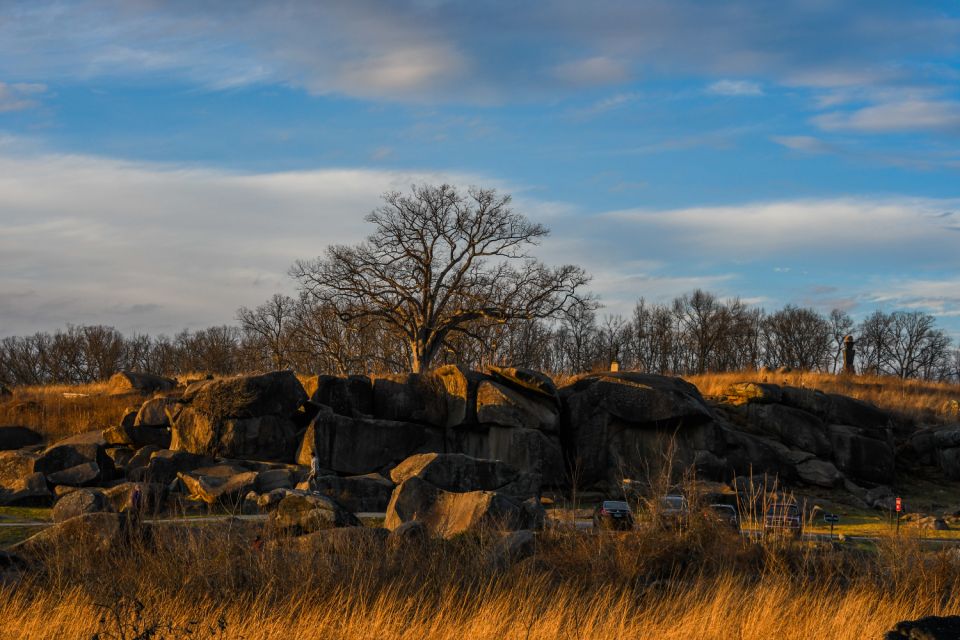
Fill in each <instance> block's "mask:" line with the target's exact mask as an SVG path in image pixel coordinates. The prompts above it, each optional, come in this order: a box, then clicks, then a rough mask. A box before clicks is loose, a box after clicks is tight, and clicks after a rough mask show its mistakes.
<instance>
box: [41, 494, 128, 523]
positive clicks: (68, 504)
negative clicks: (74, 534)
mask: <svg viewBox="0 0 960 640" xmlns="http://www.w3.org/2000/svg"><path fill="white" fill-rule="evenodd" d="M113 511H115V509H114V508H113V505H112V504H111V503H110V501H109V500H108V499H107V497H106V495H104V493H103V491H100V490H99V489H77V490H76V491H71V492H70V493H68V494H67V495H65V496H63V497H62V498H60V499H59V500H57V503H56V504H55V505H53V511H52V513H51V517H52V518H53V521H54V522H63V521H64V520H69V519H70V518H76V517H77V516H82V515H86V514H88V513H110V512H113Z"/></svg>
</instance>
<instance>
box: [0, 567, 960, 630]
mask: <svg viewBox="0 0 960 640" xmlns="http://www.w3.org/2000/svg"><path fill="white" fill-rule="evenodd" d="M145 596H146V597H147V600H148V602H149V603H150V604H149V605H148V606H147V609H146V611H145V615H146V616H148V617H152V618H155V619H157V620H163V621H164V623H165V624H167V625H172V626H174V627H179V628H181V629H186V628H191V629H193V630H194V631H193V633H192V634H191V637H200V638H206V637H224V638H244V639H246V640H267V639H273V638H288V639H295V640H299V639H303V640H307V639H311V640H312V639H315V638H337V639H343V640H352V639H360V638H385V639H392V638H396V639H404V640H406V639H410V640H414V639H421V638H437V639H450V640H453V639H454V638H456V639H461V638H471V639H475V640H487V639H489V640H500V639H501V638H531V639H544V640H547V639H554V638H571V639H580V638H610V639H619V638H624V639H626V638H640V637H656V638H665V639H666V638H677V639H681V638H683V639H687V638H717V639H721V638H723V639H727V638H744V639H746V638H764V639H766V638H785V639H793V638H796V639H801V638H803V639H806V638H814V637H830V638H836V639H839V640H844V639H850V640H854V639H856V640H859V639H861V638H880V637H882V635H883V632H884V631H886V630H887V629H889V628H891V627H892V626H893V625H894V624H895V623H896V622H898V621H899V620H903V619H909V618H915V617H918V616H921V615H928V614H931V613H937V614H946V613H949V612H955V611H956V610H957V605H958V602H957V601H956V600H955V599H954V598H950V599H948V600H947V601H945V602H944V601H938V600H937V599H935V598H926V599H917V598H915V597H914V596H913V594H891V593H887V592H884V591H881V590H872V589H866V588H854V589H848V590H846V591H844V592H842V593H839V594H838V593H836V592H833V591H832V590H830V589H828V588H826V585H815V584H796V583H794V582H791V581H789V580H785V579H769V580H764V581H761V582H759V583H755V584H744V583H741V582H738V581H736V580H734V579H732V578H722V579H717V580H706V579H704V580H700V581H698V582H695V583H693V584H691V585H684V586H682V587H676V586H675V587H666V588H664V589H662V590H661V589H655V590H653V591H651V592H649V593H646V594H631V593H625V592H623V591H621V590H618V589H614V588H601V589H597V590H592V591H586V592H585V591H583V590H580V589H577V588H575V587H573V586H570V585H561V586H556V585H553V584H552V583H551V582H550V581H549V580H547V579H544V578H535V577H529V576H528V577H521V578H519V579H517V580H514V581H510V580H505V581H495V580H494V581H490V582H488V583H485V584H480V585H477V586H476V587H474V588H472V589H467V590H459V589H453V590H447V591H443V592H441V593H439V594H437V596H425V594H423V593H416V592H414V593H409V592H401V591H399V590H396V591H389V590H388V591H383V592H381V593H379V594H378V595H377V596H376V597H374V598H368V597H367V596H366V595H365V594H364V593H363V591H362V590H359V589H350V588H341V589H337V590H334V591H332V592H329V593H326V594H316V593H310V594H305V595H302V596H299V597H295V598H293V599H291V600H287V601H285V602H283V603H279V604H277V603H274V602H271V601H270V600H268V599H261V598H258V597H245V598H241V599H239V600H233V599H231V601H229V602H227V601H223V600H221V599H219V598H216V597H214V596H212V595H211V596H208V597H206V598H202V599H199V600H197V599H192V598H182V597H181V598H176V599H172V600H170V599H163V600H161V599H160V594H159V593H154V594H149V593H148V594H145ZM0 597H2V599H3V604H2V605H0V636H2V637H4V638H11V639H13V638H16V639H22V640H34V639H35V640H40V639H46V638H51V637H63V638H90V637H92V636H93V634H94V633H97V632H98V631H99V630H101V629H102V625H100V624H99V622H98V619H99V618H100V616H101V615H102V613H103V609H101V608H99V607H97V606H95V604H94V603H93V601H92V600H91V598H90V597H89V595H87V594H85V593H83V592H82V591H79V590H73V591H70V592H68V593H66V594H44V595H35V596H29V595H25V594H17V593H9V592H8V593H2V592H0ZM221 621H222V623H225V624H224V625H223V626H224V629H223V632H222V633H221V632H220V631H219V629H220V627H221V624H222V623H221ZM218 634H219V636H218ZM161 637H163V636H161ZM169 637H187V636H186V634H183V635H170V636H169Z"/></svg>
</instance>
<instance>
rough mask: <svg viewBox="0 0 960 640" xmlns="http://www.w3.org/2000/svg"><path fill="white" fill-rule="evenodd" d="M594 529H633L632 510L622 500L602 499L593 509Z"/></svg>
mask: <svg viewBox="0 0 960 640" xmlns="http://www.w3.org/2000/svg"><path fill="white" fill-rule="evenodd" d="M593 528H594V529H623V530H630V529H633V512H632V511H631V510H630V505H628V504H627V503H626V502H623V501H622V500H604V501H603V502H601V503H600V504H598V505H597V508H596V509H594V510H593Z"/></svg>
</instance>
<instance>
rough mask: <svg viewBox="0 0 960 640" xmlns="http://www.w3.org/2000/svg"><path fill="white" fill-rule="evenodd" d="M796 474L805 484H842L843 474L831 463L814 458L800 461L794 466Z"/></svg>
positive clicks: (833, 485) (832, 485)
mask: <svg viewBox="0 0 960 640" xmlns="http://www.w3.org/2000/svg"><path fill="white" fill-rule="evenodd" d="M796 469H797V476H798V477H799V478H800V480H802V481H803V482H806V483H807V484H813V485H816V486H818V487H827V488H832V487H837V486H840V485H841V484H843V474H842V473H840V472H839V471H838V470H837V468H836V467H835V466H833V463H831V462H827V461H826V460H818V459H816V458H814V459H811V460H806V461H805V462H801V463H800V464H798V465H797V466H796Z"/></svg>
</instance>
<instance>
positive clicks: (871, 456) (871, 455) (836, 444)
mask: <svg viewBox="0 0 960 640" xmlns="http://www.w3.org/2000/svg"><path fill="white" fill-rule="evenodd" d="M828 433H829V436H830V444H831V447H832V449H833V462H834V464H836V466H837V468H839V469H840V470H841V471H842V472H843V473H844V474H846V475H847V476H850V477H851V478H853V479H855V480H866V481H867V482H874V483H886V482H890V480H891V478H893V474H894V468H895V466H894V453H893V447H892V446H891V443H890V442H888V441H887V440H886V439H883V440H881V439H878V438H875V437H871V436H872V435H873V434H872V433H871V432H870V431H865V430H862V429H857V428H855V427H851V426H848V425H837V424H832V425H830V426H829V427H828ZM865 433H867V434H870V435H864V434H865Z"/></svg>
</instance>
